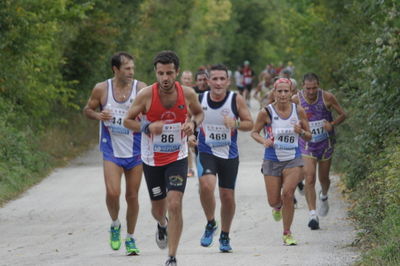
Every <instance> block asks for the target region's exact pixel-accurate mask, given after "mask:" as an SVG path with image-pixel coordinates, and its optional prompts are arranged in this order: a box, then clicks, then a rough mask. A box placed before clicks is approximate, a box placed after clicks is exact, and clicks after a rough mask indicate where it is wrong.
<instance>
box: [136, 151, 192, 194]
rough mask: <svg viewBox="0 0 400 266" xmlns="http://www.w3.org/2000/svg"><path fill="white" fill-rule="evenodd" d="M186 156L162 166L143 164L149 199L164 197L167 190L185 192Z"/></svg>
mask: <svg viewBox="0 0 400 266" xmlns="http://www.w3.org/2000/svg"><path fill="white" fill-rule="evenodd" d="M187 166H188V162H187V158H184V159H181V160H179V161H175V162H173V163H170V164H166V165H163V166H150V165H147V164H143V172H144V177H145V179H146V183H147V189H148V191H149V195H150V198H151V200H160V199H164V198H165V197H166V196H167V192H168V191H172V190H174V191H180V192H182V193H183V192H185V187H186V178H182V177H185V176H186V174H187V170H186V169H187Z"/></svg>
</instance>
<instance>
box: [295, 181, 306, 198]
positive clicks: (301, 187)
mask: <svg viewBox="0 0 400 266" xmlns="http://www.w3.org/2000/svg"><path fill="white" fill-rule="evenodd" d="M297 188H298V189H299V193H300V195H302V196H304V194H305V191H304V183H303V181H300V182H299V183H298V184H297Z"/></svg>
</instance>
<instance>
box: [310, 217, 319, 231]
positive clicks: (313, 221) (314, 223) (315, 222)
mask: <svg viewBox="0 0 400 266" xmlns="http://www.w3.org/2000/svg"><path fill="white" fill-rule="evenodd" d="M308 227H310V229H311V230H317V229H319V219H318V216H317V215H315V214H314V215H310V220H309V221H308Z"/></svg>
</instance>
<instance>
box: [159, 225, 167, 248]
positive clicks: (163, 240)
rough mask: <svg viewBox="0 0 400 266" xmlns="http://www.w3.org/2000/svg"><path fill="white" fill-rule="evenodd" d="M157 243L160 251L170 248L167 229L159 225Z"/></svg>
mask: <svg viewBox="0 0 400 266" xmlns="http://www.w3.org/2000/svg"><path fill="white" fill-rule="evenodd" d="M156 243H157V246H158V247H159V248H160V249H165V248H167V246H168V234H167V228H166V227H165V228H163V227H161V226H160V225H159V224H158V223H157V231H156Z"/></svg>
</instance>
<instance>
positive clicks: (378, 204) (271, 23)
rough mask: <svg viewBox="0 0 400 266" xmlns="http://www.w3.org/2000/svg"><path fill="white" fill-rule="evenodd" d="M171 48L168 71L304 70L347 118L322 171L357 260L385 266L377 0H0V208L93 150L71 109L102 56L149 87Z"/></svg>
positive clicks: (391, 149)
mask: <svg viewBox="0 0 400 266" xmlns="http://www.w3.org/2000/svg"><path fill="white" fill-rule="evenodd" d="M165 49H171V50H174V51H176V52H177V53H178V55H179V57H180V59H181V65H182V69H189V70H192V71H196V70H197V69H198V67H199V66H201V65H207V64H212V63H218V62H222V63H224V64H226V65H227V66H229V68H230V69H231V70H232V71H234V70H235V69H236V67H237V65H239V64H241V63H242V62H243V61H244V60H249V61H250V62H251V65H252V67H253V68H254V69H255V70H256V72H257V73H259V72H260V71H262V70H263V69H264V67H265V65H266V64H269V63H273V64H275V65H280V64H287V63H288V62H292V63H293V64H294V66H295V67H296V68H295V78H296V79H297V80H298V82H299V83H300V84H301V78H302V74H304V73H306V72H316V73H317V74H319V75H320V77H321V87H322V88H324V89H327V90H329V91H332V92H333V93H334V94H335V95H336V96H337V98H338V99H339V101H340V102H341V104H342V105H343V107H344V109H345V110H346V111H347V113H348V115H349V117H348V119H347V120H346V121H345V122H344V123H343V124H342V125H340V126H339V127H338V129H337V131H338V145H337V148H336V153H335V154H336V155H335V156H334V158H335V159H334V167H335V171H336V172H338V173H341V176H342V181H343V184H344V192H345V194H346V195H347V196H348V197H349V199H350V200H351V202H352V208H351V210H350V216H351V217H352V218H353V219H354V221H355V223H356V225H357V228H358V231H359V233H358V237H357V239H355V241H354V244H355V245H357V246H359V247H360V248H361V249H362V250H363V257H362V258H361V259H360V261H359V263H360V264H363V265H364V264H366V265H391V264H392V265H399V264H400V252H399V251H400V248H399V244H398V239H400V208H399V206H400V137H399V132H400V131H399V129H400V115H399V113H400V108H399V106H400V7H399V3H398V1H395V0H392V1H390V0H389V1H384V0H347V1H344V0H319V1H312V0H268V1H264V0H247V1H239V0H164V1H157V0H119V1H117V0H108V1H104V0H2V1H0V136H1V137H0V150H1V152H0V204H4V203H5V202H6V201H7V200H9V199H12V198H14V197H16V196H17V195H19V194H20V193H21V192H22V191H24V190H26V189H27V188H29V187H30V186H32V185H33V184H35V183H37V182H39V181H40V180H41V179H42V178H44V177H45V176H46V175H47V173H49V171H50V170H51V169H53V168H54V167H56V166H61V165H63V164H65V163H66V162H67V161H68V160H69V159H71V158H72V157H74V156H76V155H77V154H79V153H80V152H82V151H84V150H87V149H88V148H89V147H90V145H92V144H93V143H94V142H96V141H97V123H96V122H95V121H89V120H87V119H85V118H84V117H83V116H82V113H81V110H82V107H83V106H84V105H85V103H86V101H87V98H88V96H89V94H90V92H91V89H92V88H93V86H94V85H95V84H96V83H97V82H99V81H102V80H105V79H106V78H108V77H110V76H111V75H112V73H111V69H110V66H109V58H110V56H111V55H112V54H113V53H115V52H116V51H121V50H124V51H128V52H130V53H131V54H133V55H134V56H135V63H136V70H135V76H136V77H137V78H138V79H140V80H142V81H144V82H146V83H148V84H151V83H152V82H154V80H155V77H154V72H153V67H152V64H151V62H152V58H153V57H154V55H155V54H156V53H157V52H158V51H160V50H165Z"/></svg>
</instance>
